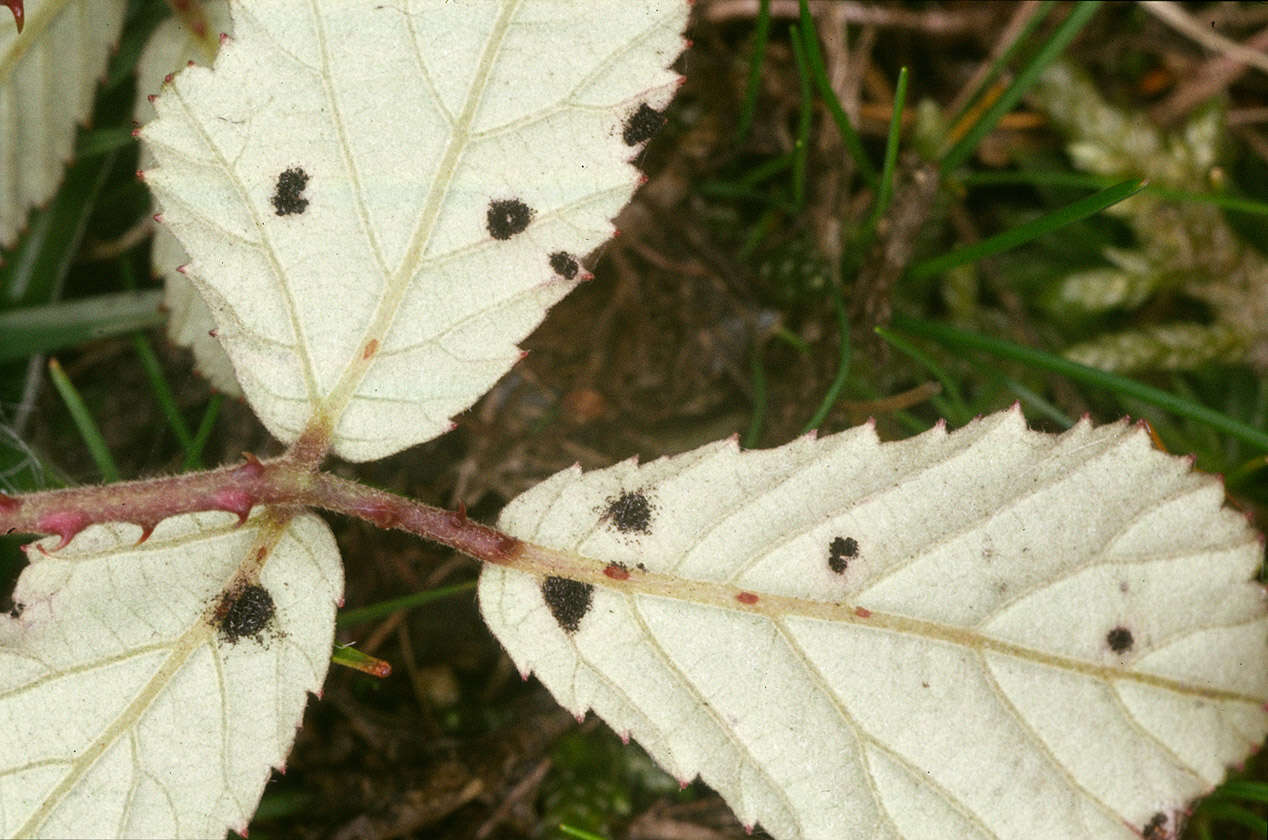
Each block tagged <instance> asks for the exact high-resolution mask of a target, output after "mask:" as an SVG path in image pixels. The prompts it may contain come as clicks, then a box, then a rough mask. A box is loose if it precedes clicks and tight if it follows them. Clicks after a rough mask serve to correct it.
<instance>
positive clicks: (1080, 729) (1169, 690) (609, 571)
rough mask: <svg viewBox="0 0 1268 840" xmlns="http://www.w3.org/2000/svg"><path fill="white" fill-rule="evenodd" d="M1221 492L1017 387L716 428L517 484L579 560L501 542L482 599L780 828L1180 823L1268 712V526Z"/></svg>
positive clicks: (1210, 480)
mask: <svg viewBox="0 0 1268 840" xmlns="http://www.w3.org/2000/svg"><path fill="white" fill-rule="evenodd" d="M1223 500H1224V493H1223V488H1222V487H1221V485H1220V482H1219V481H1218V480H1217V479H1215V478H1214V477H1211V476H1207V475H1202V474H1199V473H1195V472H1193V471H1192V470H1191V468H1190V464H1189V463H1188V462H1187V461H1186V460H1185V459H1183V458H1177V457H1173V456H1170V455H1166V454H1164V453H1162V452H1159V451H1157V450H1155V449H1153V448H1152V447H1151V444H1150V440H1149V436H1148V434H1147V432H1146V431H1145V430H1144V429H1141V428H1138V427H1132V426H1129V425H1127V424H1126V423H1118V424H1114V425H1109V426H1102V427H1099V428H1093V427H1092V426H1091V425H1090V424H1089V423H1087V422H1086V421H1085V422H1082V423H1079V424H1078V425H1076V426H1075V427H1074V428H1073V429H1071V430H1070V431H1068V432H1066V433H1065V434H1062V435H1060V436H1051V435H1046V434H1041V433H1038V432H1032V431H1028V430H1027V429H1026V427H1025V422H1024V420H1023V418H1022V417H1021V414H1020V412H1019V411H1016V410H1014V411H1011V412H1004V413H1001V414H996V415H993V416H990V417H987V418H984V419H981V420H977V421H974V422H973V423H970V424H969V425H968V426H966V427H965V428H963V429H960V430H958V431H956V432H953V433H951V434H947V433H946V432H945V431H944V430H943V429H941V428H938V429H934V430H932V431H930V432H928V433H926V434H923V435H920V436H918V437H915V438H912V439H910V440H905V441H901V442H896V443H884V444H882V443H880V442H879V440H878V439H877V437H876V434H875V432H874V430H873V429H872V428H871V427H870V426H862V427H858V428H855V429H852V430H849V431H847V432H843V433H841V434H837V435H832V436H829V437H825V438H822V439H818V440H816V439H814V438H810V437H807V438H802V439H800V440H797V441H795V442H793V443H790V444H788V445H786V446H783V447H780V448H778V449H772V450H765V451H750V452H740V451H739V450H738V447H737V446H736V444H735V442H734V441H729V442H720V443H716V444H712V445H709V446H705V447H702V448H700V449H697V450H695V451H693V452H689V453H686V454H684V455H679V456H676V457H673V458H663V459H660V460H657V461H655V462H653V463H650V464H647V465H644V466H641V467H640V466H637V465H636V464H634V463H633V462H627V463H624V464H620V465H618V466H614V467H611V468H609V469H605V470H598V471H595V472H591V473H587V474H584V475H583V474H582V473H581V471H580V469H578V468H573V469H571V470H565V471H564V472H561V473H559V474H557V475H555V476H554V477H552V478H550V479H548V480H547V481H545V482H543V483H542V484H540V485H538V486H537V487H535V488H533V489H532V490H529V491H528V492H526V493H524V494H522V495H521V496H519V497H518V498H517V499H515V500H514V501H513V502H512V503H511V504H510V505H509V506H508V507H507V508H506V510H505V511H504V513H503V515H502V518H501V521H500V524H501V526H502V527H503V528H504V529H505V530H507V531H508V532H509V533H511V534H513V535H515V536H518V537H520V538H521V539H523V540H526V541H532V542H534V543H536V544H538V545H541V546H545V547H547V548H549V549H554V550H555V551H556V552H561V553H562V554H560V555H557V559H556V564H555V568H557V569H558V568H563V567H565V566H571V571H570V573H569V574H568V576H567V578H565V577H563V576H562V575H563V572H562V571H560V572H555V573H552V572H546V574H555V575H559V576H550V577H543V576H537V575H534V574H528V573H525V572H522V571H510V570H507V569H505V568H501V567H497V566H486V567H485V569H484V572H483V574H482V577H481V581H480V606H481V610H482V612H483V613H484V616H485V619H486V621H487V622H488V624H489V626H490V627H491V628H492V629H493V631H494V633H495V634H496V635H497V637H498V638H499V639H500V640H501V641H502V643H503V644H504V645H505V646H506V648H507V650H508V651H509V652H510V655H511V657H512V659H513V660H514V661H515V662H516V664H517V666H518V667H519V668H520V669H521V671H522V672H524V673H525V674H527V673H528V672H530V671H531V672H534V673H536V674H537V676H538V677H539V678H540V679H541V681H542V682H543V683H544V684H545V685H546V686H547V687H548V688H549V689H550V690H551V691H552V692H553V693H554V695H555V697H556V699H558V700H559V702H560V703H561V704H562V705H564V706H565V707H567V708H568V709H569V710H571V711H572V712H574V713H577V714H581V713H583V712H584V711H585V710H587V709H591V708H593V709H594V710H595V711H596V712H597V713H598V714H599V715H600V716H601V717H603V718H604V719H605V720H607V721H608V723H609V724H610V725H611V726H613V727H614V728H615V729H616V730H617V731H619V732H621V733H623V734H627V735H631V736H633V737H634V738H636V739H638V741H639V742H640V743H641V744H642V745H643V746H644V747H645V748H646V749H647V750H648V752H649V753H651V755H652V756H653V757H654V758H656V759H657V761H659V762H660V763H661V764H662V765H663V766H664V767H665V768H666V769H667V770H668V771H669V772H671V773H673V774H674V775H676V776H677V777H678V778H679V779H681V780H682V781H683V782H684V783H685V782H686V781H687V780H689V779H691V778H692V777H694V776H695V775H697V774H699V775H700V776H701V777H702V778H703V779H704V780H705V781H706V782H708V783H709V784H710V785H712V786H713V787H714V788H715V789H717V790H718V791H719V792H720V793H721V794H722V796H723V797H724V798H725V799H726V800H727V801H728V803H729V804H730V805H731V807H732V809H734V810H735V812H736V814H737V815H738V816H739V817H740V819H741V820H742V821H743V822H744V823H746V824H748V825H753V824H755V823H758V822H760V823H761V825H762V826H763V827H764V828H765V829H766V830H767V831H769V832H770V833H771V834H772V835H774V836H775V837H778V838H815V840H818V839H819V838H841V837H869V838H872V837H876V838H881V837H891V838H896V837H905V838H912V840H915V838H921V840H924V838H931V837H948V838H969V837H972V838H1028V839H1030V838H1053V840H1068V838H1071V837H1086V838H1123V840H1130V838H1133V837H1136V838H1139V837H1140V836H1142V835H1145V836H1157V837H1161V836H1167V837H1171V836H1175V835H1174V834H1173V832H1175V830H1176V827H1177V821H1179V820H1180V819H1182V816H1181V815H1182V813H1183V811H1184V809H1185V808H1186V806H1187V805H1188V804H1189V803H1190V802H1191V801H1192V800H1193V799H1194V798H1195V797H1198V796H1201V795H1202V794H1203V793H1206V792H1208V791H1210V790H1211V788H1212V787H1213V786H1214V785H1215V784H1217V783H1218V782H1219V781H1220V779H1222V778H1223V776H1224V775H1225V772H1226V768H1227V767H1228V766H1229V765H1231V764H1234V763H1236V762H1238V761H1240V760H1242V759H1243V758H1245V757H1246V755H1247V754H1249V753H1250V752H1252V751H1253V750H1255V749H1257V748H1258V747H1259V746H1260V745H1261V744H1262V743H1263V739H1264V736H1265V733H1268V711H1266V710H1265V706H1264V704H1265V701H1268V611H1266V610H1265V593H1264V590H1263V588H1262V587H1261V586H1259V585H1257V584H1256V583H1255V582H1254V579H1255V576H1256V574H1257V572H1258V570H1259V568H1260V563H1261V561H1262V544H1261V542H1260V541H1259V539H1258V538H1257V535H1256V534H1255V533H1254V531H1253V530H1252V529H1251V528H1250V527H1248V526H1247V524H1246V521H1245V520H1244V518H1243V517H1241V516H1240V515H1238V514H1237V513H1235V512H1234V511H1231V510H1228V509H1225V508H1223V507H1222V504H1223ZM569 558H571V559H569ZM549 567H550V564H545V565H544V566H543V568H549ZM578 570H579V571H578ZM574 578H575V579H574ZM1150 826H1152V827H1151V828H1149V829H1148V833H1147V832H1146V828H1147V827H1150ZM1164 832H1165V834H1164Z"/></svg>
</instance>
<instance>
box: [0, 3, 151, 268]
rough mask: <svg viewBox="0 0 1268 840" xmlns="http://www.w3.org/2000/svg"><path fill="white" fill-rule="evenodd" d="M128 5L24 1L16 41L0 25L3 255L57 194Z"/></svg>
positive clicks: (10, 28)
mask: <svg viewBox="0 0 1268 840" xmlns="http://www.w3.org/2000/svg"><path fill="white" fill-rule="evenodd" d="M126 6H127V3H126V2H125V0H92V2H74V0H27V2H26V4H25V10H26V25H25V27H24V28H23V30H22V34H20V35H19V34H18V31H17V27H16V26H14V25H13V19H12V18H11V17H10V16H9V15H8V14H7V11H6V15H5V17H6V18H8V19H6V20H4V22H3V24H0V137H3V138H4V142H2V143H0V247H7V246H9V245H11V244H12V243H13V241H14V240H15V239H16V238H17V235H18V232H19V231H20V230H21V229H22V227H23V225H24V224H25V223H26V217H27V213H28V212H29V211H30V209H31V208H32V207H34V206H36V205H38V204H43V203H44V202H45V201H47V200H48V199H49V198H51V197H52V196H53V193H55V192H57V187H58V184H60V183H61V181H62V169H63V167H65V165H66V162H67V161H68V160H70V156H71V152H72V150H73V149H74V146H75V129H76V126H77V124H78V123H80V122H83V121H84V120H85V119H87V117H88V115H89V114H90V113H91V111H92V100H93V93H94V91H95V90H96V87H97V80H98V79H99V78H101V75H102V73H103V72H104V71H105V68H106V59H107V58H108V57H109V55H110V45H111V44H113V43H114V42H115V41H116V40H118V37H119V29H120V26H121V25H122V23H123V12H124V9H125V7H126Z"/></svg>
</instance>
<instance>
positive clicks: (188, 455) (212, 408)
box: [181, 394, 225, 470]
mask: <svg viewBox="0 0 1268 840" xmlns="http://www.w3.org/2000/svg"><path fill="white" fill-rule="evenodd" d="M224 401H225V395H224V394H212V395H211V399H210V400H208V401H207V410H206V411H204V412H203V419H202V420H201V421H200V422H199V424H198V431H196V432H194V440H193V443H191V444H190V447H189V449H188V450H186V451H185V460H184V461H183V462H182V463H181V469H182V470H197V469H202V465H203V449H205V448H206V447H207V439H208V438H209V437H211V430H212V428H214V427H215V425H216V417H218V416H219V414H220V406H221V405H222V404H223V403H224Z"/></svg>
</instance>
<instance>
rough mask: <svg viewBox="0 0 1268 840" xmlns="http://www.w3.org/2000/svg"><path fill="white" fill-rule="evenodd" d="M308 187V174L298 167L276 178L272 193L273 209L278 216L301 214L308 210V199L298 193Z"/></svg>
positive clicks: (293, 167)
mask: <svg viewBox="0 0 1268 840" xmlns="http://www.w3.org/2000/svg"><path fill="white" fill-rule="evenodd" d="M306 186H308V173H307V172H305V171H304V170H302V169H300V168H299V167H298V166H292V167H291V168H290V169H288V170H286V171H285V172H283V173H282V174H281V175H278V176H277V188H276V189H275V190H274V191H273V209H274V210H276V211H277V215H279V216H290V215H292V214H298V213H303V212H304V211H305V210H306V209H308V199H306V198H304V197H303V196H302V195H300V193H302V192H303V191H304V187H306Z"/></svg>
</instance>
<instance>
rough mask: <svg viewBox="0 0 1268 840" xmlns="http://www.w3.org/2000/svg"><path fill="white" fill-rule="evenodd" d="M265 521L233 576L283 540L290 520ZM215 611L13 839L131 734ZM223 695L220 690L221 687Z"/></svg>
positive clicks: (28, 833)
mask: <svg viewBox="0 0 1268 840" xmlns="http://www.w3.org/2000/svg"><path fill="white" fill-rule="evenodd" d="M266 517H267V518H264V519H261V520H257V523H258V524H257V527H258V528H259V535H258V536H257V537H256V538H255V540H253V541H252V542H251V544H250V546H249V548H248V549H247V550H245V551H244V553H243V558H242V559H241V560H240V561H239V562H238V563H237V564H236V565H235V566H234V567H233V571H234V573H235V575H236V574H237V573H239V572H240V571H241V570H242V568H243V567H244V566H245V565H246V563H247V562H248V561H249V560H251V559H252V558H257V557H258V558H260V559H259V561H258V563H259V566H260V568H261V569H262V568H263V567H264V565H265V564H266V563H267V562H268V560H269V558H271V557H272V556H273V550H274V549H275V548H276V547H277V543H278V542H279V541H280V540H281V539H282V537H283V536H285V534H286V531H287V528H288V526H289V525H290V523H291V521H292V520H293V518H294V517H293V514H291V515H279V514H275V513H270V514H267V515H266ZM260 546H267V547H268V550H267V551H265V552H264V553H263V554H262V555H261V554H260V553H259V552H258V549H259V547H260ZM214 610H215V604H212V605H210V606H209V607H208V608H207V609H206V610H204V611H203V613H201V614H200V615H199V617H198V618H197V619H196V620H195V621H194V622H193V623H192V624H191V625H190V627H189V629H188V630H186V631H185V632H184V633H182V634H181V635H180V636H179V637H178V638H177V639H176V640H175V641H174V642H172V643H171V644H168V645H163V647H170V648H171V653H170V654H169V655H168V657H167V659H166V660H165V661H164V662H163V664H162V666H161V667H159V669H158V670H157V671H155V672H154V674H153V676H151V677H150V679H149V680H147V681H146V683H145V685H144V686H142V687H141V688H140V690H138V691H137V693H136V696H135V697H134V698H133V699H132V702H130V703H129V704H128V705H127V706H126V707H125V708H124V709H123V711H121V712H120V713H119V715H118V716H117V717H116V718H115V719H114V720H113V721H111V723H110V725H109V726H107V727H106V728H105V729H104V730H103V731H102V732H101V734H99V735H98V736H97V737H96V738H95V739H93V741H92V743H90V744H89V745H88V746H87V747H86V748H84V749H83V750H82V751H80V752H79V753H78V754H77V755H76V756H75V759H74V761H72V762H71V764H70V768H71V769H70V770H69V772H67V774H66V775H65V776H64V777H63V778H62V779H61V781H59V782H58V783H57V785H55V786H54V787H53V789H52V790H51V791H49V792H48V794H46V795H45V796H44V798H43V800H42V801H41V802H40V807H38V808H37V809H35V811H34V812H33V813H32V814H31V816H30V817H29V818H28V819H27V820H26V822H25V823H23V824H22V826H21V827H20V828H19V829H18V830H17V831H16V832H15V833H14V834H13V836H14V837H32V836H35V835H36V833H37V832H38V831H39V830H40V828H41V827H42V826H43V825H44V824H45V822H46V821H47V820H48V818H49V817H50V816H51V815H52V813H53V811H55V810H56V809H57V806H58V805H60V804H61V803H62V801H63V800H64V799H65V798H66V796H67V795H68V794H69V793H70V792H71V791H72V790H73V789H74V787H75V786H76V785H77V784H78V783H79V782H80V781H81V780H82V779H83V777H84V775H85V774H87V773H88V771H89V770H90V769H92V767H93V765H94V764H96V762H97V760H98V759H99V758H101V756H102V755H104V754H105V753H106V751H107V750H109V749H110V748H111V747H112V746H113V745H114V744H115V743H116V742H117V741H118V739H119V738H120V737H121V736H123V735H125V734H126V733H127V732H129V731H131V730H132V728H133V727H134V726H136V724H137V722H138V721H140V719H141V717H142V715H144V714H145V711H146V709H148V708H149V707H150V704H152V703H153V702H154V700H155V699H157V698H158V696H159V695H160V694H161V693H162V692H163V690H164V689H166V687H167V685H168V683H170V682H171V680H172V679H173V678H174V677H175V676H176V674H177V673H178V672H179V671H180V670H181V668H183V667H184V666H185V664H186V662H188V661H189V658H190V657H191V656H192V655H193V654H194V652H195V651H197V650H198V649H199V648H201V647H202V646H203V645H205V644H208V643H209V641H210V640H211V639H212V637H213V636H214V634H215V633H216V630H215V629H214V627H213V626H212V624H211V622H210V621H209V620H208V619H209V618H210V616H211V614H212V613H213V612H214ZM221 690H222V691H223V686H221Z"/></svg>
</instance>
